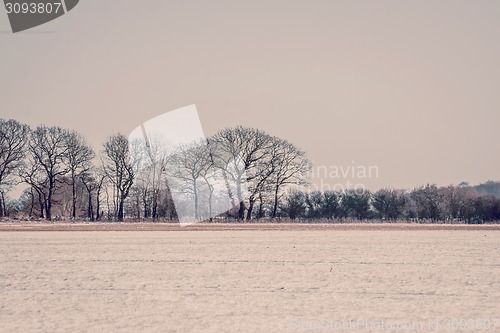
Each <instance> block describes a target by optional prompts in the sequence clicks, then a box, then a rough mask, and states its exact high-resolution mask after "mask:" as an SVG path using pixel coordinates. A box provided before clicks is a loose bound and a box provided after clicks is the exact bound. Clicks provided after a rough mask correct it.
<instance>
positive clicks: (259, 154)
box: [211, 127, 272, 220]
mask: <svg viewBox="0 0 500 333" xmlns="http://www.w3.org/2000/svg"><path fill="white" fill-rule="evenodd" d="M211 144H212V145H214V147H215V148H214V150H213V151H214V160H215V165H216V166H218V167H219V168H220V169H222V170H223V171H224V174H225V175H226V176H227V177H230V178H231V180H232V182H234V183H235V184H236V185H237V186H236V199H237V202H238V203H239V209H238V219H240V220H243V219H244V218H245V210H246V208H247V207H246V204H245V198H244V193H243V187H242V185H243V184H246V183H247V182H249V183H251V182H253V181H254V180H256V179H258V178H259V177H260V176H261V172H260V170H259V169H260V168H259V167H260V166H262V163H264V161H265V160H266V159H267V158H268V155H267V154H268V149H269V147H270V146H271V145H272V137H271V136H270V135H268V134H266V133H264V132H262V131H260V130H257V129H253V128H244V127H236V128H229V129H224V130H222V131H219V132H218V133H216V134H215V135H214V136H213V137H212V139H211ZM228 165H232V166H234V168H232V171H231V172H227V171H228ZM253 185H254V189H255V188H256V186H255V184H253Z"/></svg>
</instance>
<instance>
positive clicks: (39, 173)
mask: <svg viewBox="0 0 500 333" xmlns="http://www.w3.org/2000/svg"><path fill="white" fill-rule="evenodd" d="M167 148H168V147H166V146H165V143H163V142H161V140H159V139H157V138H154V137H151V138H149V140H148V141H145V142H138V141H137V142H136V141H130V140H129V139H128V138H127V137H125V136H124V135H122V134H115V135H112V136H110V137H109V138H108V140H107V141H106V142H105V143H104V144H103V145H102V148H101V150H100V151H98V152H95V151H94V150H93V149H92V147H91V146H90V145H89V144H88V143H87V142H86V140H85V138H84V137H83V136H82V135H80V134H79V133H77V132H76V131H73V130H68V129H64V128H60V127H57V126H52V127H49V126H45V125H42V126H38V127H36V128H34V129H32V128H30V127H29V126H27V125H24V124H21V123H19V122H17V121H15V120H12V119H11V120H4V119H0V149H1V150H0V217H5V216H8V217H13V218H22V219H47V220H54V219H65V218H69V219H86V220H89V221H99V220H114V221H123V220H124V219H134V220H172V221H175V220H177V219H178V217H179V216H178V214H181V213H184V212H188V213H189V214H192V216H193V218H195V219H197V220H204V219H206V220H212V219H213V218H215V219H238V220H251V219H261V218H272V219H280V218H281V219H284V218H286V219H292V220H304V219H311V220H318V219H323V220H339V219H356V220H367V219H380V220H398V219H404V220H432V221H443V220H457V221H458V220H459V221H468V222H474V221H493V220H500V201H499V199H497V198H495V197H494V196H491V195H489V194H485V193H481V192H479V191H477V190H476V188H473V187H471V186H468V185H466V184H461V185H460V186H449V187H437V186H435V185H427V186H424V187H420V188H416V189H414V190H412V191H405V190H397V189H383V190H379V191H377V192H373V193H372V192H370V191H367V190H364V189H362V190H353V189H351V190H346V191H343V192H335V191H326V192H308V191H307V185H308V182H309V180H308V179H307V175H308V171H309V170H310V169H311V162H310V161H309V159H308V158H307V156H306V154H305V153H304V152H303V151H301V150H300V149H298V148H297V147H296V146H295V145H293V144H292V143H290V142H288V141H287V140H284V139H281V138H278V137H275V136H272V135H269V134H267V133H265V132H263V131H261V130H258V129H253V128H245V127H235V128H228V129H223V130H221V131H219V132H217V133H216V134H214V135H213V136H211V137H210V138H208V139H207V140H203V142H193V143H191V144H185V145H181V146H178V147H176V148H175V149H174V150H169V149H167ZM18 185H22V186H23V187H24V190H23V192H22V194H21V196H20V198H19V199H16V200H11V199H9V197H8V193H9V192H10V191H12V190H13V188H14V187H16V186H18ZM222 192H223V193H225V196H223V195H221V193H222ZM179 198H182V199H183V200H180V199H179ZM224 198H225V199H224ZM223 199H224V200H225V201H229V202H230V204H229V206H224V204H222V205H221V202H219V201H221V200H222V201H224V200H223ZM226 204H227V202H226ZM220 207H224V208H220ZM219 213H220V214H219Z"/></svg>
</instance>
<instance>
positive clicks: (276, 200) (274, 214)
mask: <svg viewBox="0 0 500 333" xmlns="http://www.w3.org/2000/svg"><path fill="white" fill-rule="evenodd" d="M278 191H279V187H278V186H276V189H275V191H274V205H273V219H274V218H276V215H277V213H278Z"/></svg>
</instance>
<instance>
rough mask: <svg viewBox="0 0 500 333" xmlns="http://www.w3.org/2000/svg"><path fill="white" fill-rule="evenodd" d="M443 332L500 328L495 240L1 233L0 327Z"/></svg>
mask: <svg viewBox="0 0 500 333" xmlns="http://www.w3.org/2000/svg"><path fill="white" fill-rule="evenodd" d="M456 325H461V326H462V328H463V331H476V332H479V331H485V330H486V331H488V330H487V329H484V328H488V327H487V326H489V327H490V328H489V331H491V332H495V331H497V332H498V331H500V232H499V231H494V230H467V231H461V230H439V231H437V230H411V231H403V230H309V231H308V230H289V231H286V230H267V231H262V230H240V231H238V230H219V231H208V230H201V231H153V232H151V231H149V232H141V231H128V232H123V231H122V232H119V231H107V232H104V231H97V232H92V231H90V232H89V231H85V232H79V231H70V232H67V231H43V232H40V231H38V232H2V233H0V331H1V332H18V331H20V332H39V331H41V332H54V331H56V332H75V331H91V332H105V331H108V332H111V331H122V332H139V331H157V332H187V331H196V332H225V331H226V332H234V331H244V332H314V331H317V332H341V331H353V332H355V331H375V332H378V331H384V332H409V331H410V329H412V331H415V330H416V331H421V332H427V331H443V332H444V331H456V329H452V328H453V327H455V326H456ZM341 327H343V329H342V328H341ZM448 328H449V329H448Z"/></svg>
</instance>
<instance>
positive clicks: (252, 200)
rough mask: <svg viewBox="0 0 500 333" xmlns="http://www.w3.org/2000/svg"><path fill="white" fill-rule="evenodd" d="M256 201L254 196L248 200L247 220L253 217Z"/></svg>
mask: <svg viewBox="0 0 500 333" xmlns="http://www.w3.org/2000/svg"><path fill="white" fill-rule="evenodd" d="M254 203H255V200H254V198H250V199H249V200H248V211H247V221H249V220H251V219H252V211H253V206H254Z"/></svg>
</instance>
